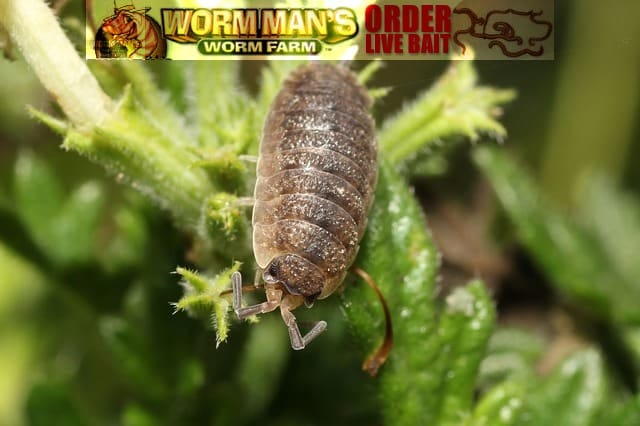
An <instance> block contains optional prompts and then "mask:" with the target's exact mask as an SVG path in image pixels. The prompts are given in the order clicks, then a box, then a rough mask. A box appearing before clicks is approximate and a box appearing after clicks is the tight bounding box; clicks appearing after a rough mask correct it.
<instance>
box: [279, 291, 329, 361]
mask: <svg viewBox="0 0 640 426" xmlns="http://www.w3.org/2000/svg"><path fill="white" fill-rule="evenodd" d="M301 303H302V300H301V298H300V297H299V296H285V297H284V299H282V303H281V304H280V313H281V314H282V319H283V320H284V323H285V324H286V325H287V328H288V329H289V338H290V339H291V347H292V348H293V350H296V351H299V350H301V349H304V348H305V346H307V345H308V344H309V343H310V342H311V341H312V340H313V339H315V338H316V337H318V335H320V334H321V333H322V332H323V331H325V330H326V329H327V323H326V321H318V322H316V323H314V325H313V327H312V328H311V330H310V331H309V332H308V333H307V334H305V335H304V336H302V334H301V333H300V328H299V327H298V322H297V321H296V317H295V315H293V313H292V312H291V310H293V309H295V308H297V307H298V306H300V304H301Z"/></svg>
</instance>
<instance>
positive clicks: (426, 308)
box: [343, 160, 494, 425]
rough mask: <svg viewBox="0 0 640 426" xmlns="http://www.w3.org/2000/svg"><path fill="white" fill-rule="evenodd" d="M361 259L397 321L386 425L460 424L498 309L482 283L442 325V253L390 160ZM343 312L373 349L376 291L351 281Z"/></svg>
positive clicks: (384, 376)
mask: <svg viewBox="0 0 640 426" xmlns="http://www.w3.org/2000/svg"><path fill="white" fill-rule="evenodd" d="M356 264H357V265H358V267H360V268H361V269H363V270H365V271H367V272H368V273H369V275H371V276H372V277H373V278H374V280H375V281H376V283H377V284H378V287H379V289H380V290H381V292H382V293H383V294H384V296H385V298H386V299H387V302H388V305H389V309H390V311H391V317H392V321H393V329H394V348H393V350H392V351H391V355H390V357H389V360H388V364H387V365H384V366H383V367H382V369H381V378H380V386H381V392H382V396H383V397H382V403H383V412H384V415H385V418H386V423H387V424H398V425H405V424H438V422H442V423H443V424H444V423H455V422H456V421H460V414H461V413H465V412H466V411H468V410H469V409H470V408H471V407H470V405H471V401H472V398H473V390H474V384H475V383H474V382H475V375H476V372H477V369H478V365H479V363H480V360H481V358H482V356H483V354H484V347H485V345H486V342H487V340H488V337H489V334H490V331H491V328H492V324H493V317H494V314H493V306H492V303H491V301H490V299H489V297H488V296H487V294H486V292H485V290H484V288H483V286H482V284H481V283H480V282H477V281H476V282H473V283H471V284H470V285H469V286H468V287H465V288H463V289H459V290H458V291H457V292H456V293H454V294H453V295H452V296H451V300H450V301H449V303H448V306H447V308H446V309H445V313H444V314H443V316H442V317H441V320H440V324H438V323H437V318H436V314H435V311H436V306H435V300H434V293H435V273H436V268H437V265H438V259H437V253H436V250H435V248H434V246H433V242H432V240H431V237H430V236H429V235H428V233H427V231H426V227H425V224H424V220H423V217H422V213H421V211H420V208H419V207H418V205H417V203H416V201H415V199H414V198H413V195H412V194H411V192H410V191H409V189H408V188H407V186H406V184H405V183H404V181H403V179H402V178H401V176H400V175H399V174H398V173H397V172H395V171H394V170H393V169H392V168H391V166H390V165H389V164H388V163H387V162H386V161H384V160H383V161H382V162H381V165H380V175H379V180H378V188H377V192H376V201H375V203H374V206H373V209H372V212H371V214H370V216H369V226H368V230H367V233H366V236H365V238H364V240H363V241H362V246H361V251H360V255H359V256H358V259H357V261H356ZM343 310H344V312H345V313H346V315H347V317H348V319H349V322H350V324H351V325H352V326H353V328H354V330H355V333H356V335H357V337H358V338H359V340H360V341H361V343H362V345H363V346H364V347H367V348H373V347H374V346H375V345H376V344H377V343H378V340H379V338H380V337H381V336H382V335H383V331H382V330H383V328H384V327H383V322H384V316H383V315H382V313H381V310H380V308H379V303H378V301H377V299H376V298H375V296H374V295H373V292H372V291H370V290H369V289H368V288H367V287H365V286H364V285H362V284H351V285H347V286H346V290H345V292H344V295H343ZM443 348H446V349H443Z"/></svg>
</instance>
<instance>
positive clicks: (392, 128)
mask: <svg viewBox="0 0 640 426" xmlns="http://www.w3.org/2000/svg"><path fill="white" fill-rule="evenodd" d="M514 97H515V92H514V91H512V90H497V89H494V88H491V87H480V86H478V76H477V74H476V71H475V69H474V68H473V66H472V64H471V62H468V61H458V62H456V63H455V64H454V65H452V66H451V67H449V70H448V71H447V72H446V74H445V75H444V76H443V77H441V78H440V80H439V81H438V82H436V84H435V85H434V86H433V87H432V88H431V89H430V90H428V91H425V92H423V93H422V94H420V95H418V97H417V98H416V99H415V100H414V101H413V102H412V103H410V104H408V105H407V106H406V107H405V108H404V109H403V110H402V111H401V112H400V113H398V114H397V115H396V116H395V117H394V118H392V119H390V120H388V121H387V122H385V123H384V124H383V126H382V129H381V130H380V135H379V138H380V147H381V149H382V150H383V152H385V153H386V156H387V158H388V159H389V161H391V162H392V163H398V162H400V161H402V160H405V159H407V158H408V157H411V156H414V155H416V154H417V153H419V152H420V151H421V150H423V151H424V150H425V147H431V146H432V145H434V144H438V143H440V144H441V143H442V141H443V140H445V139H452V138H456V137H461V136H462V137H465V138H468V139H470V140H471V141H472V142H475V141H477V140H478V138H479V137H480V133H488V134H490V135H492V136H494V137H495V138H497V139H499V140H502V139H503V138H504V137H505V136H506V130H505V129H504V127H502V125H501V124H500V123H499V122H498V121H496V117H498V116H500V114H501V109H500V108H499V106H500V105H502V104H504V103H507V102H509V101H511V100H513V98H514ZM398 141H402V143H398ZM427 152H428V151H427Z"/></svg>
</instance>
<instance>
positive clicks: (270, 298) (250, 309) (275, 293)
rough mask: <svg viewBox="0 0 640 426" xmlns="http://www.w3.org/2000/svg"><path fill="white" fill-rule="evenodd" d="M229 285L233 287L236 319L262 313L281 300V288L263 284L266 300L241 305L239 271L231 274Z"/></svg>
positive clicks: (240, 278) (274, 307)
mask: <svg viewBox="0 0 640 426" xmlns="http://www.w3.org/2000/svg"><path fill="white" fill-rule="evenodd" d="M231 285H232V287H233V310H234V311H235V312H236V316H237V317H238V319H245V318H247V317H250V316H251V315H258V314H264V313H266V312H271V311H273V310H275V309H276V308H277V307H278V306H280V302H281V301H282V290H278V289H276V288H274V287H272V286H265V293H266V294H267V301H266V302H263V303H258V304H257V305H251V306H245V307H244V308H243V307H242V275H241V274H240V272H234V273H233V274H232V275H231Z"/></svg>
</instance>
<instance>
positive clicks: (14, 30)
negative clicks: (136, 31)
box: [0, 0, 112, 129]
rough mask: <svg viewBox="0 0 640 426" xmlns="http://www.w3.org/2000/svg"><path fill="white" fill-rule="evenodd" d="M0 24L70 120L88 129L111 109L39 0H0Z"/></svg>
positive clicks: (56, 22)
mask: <svg viewBox="0 0 640 426" xmlns="http://www.w3.org/2000/svg"><path fill="white" fill-rule="evenodd" d="M0 25H2V26H3V27H4V28H5V29H6V30H7V32H8V33H9V36H10V37H11V40H12V41H13V42H14V43H15V44H16V45H17V46H18V47H19V49H20V51H21V52H22V54H23V55H24V57H25V59H26V60H27V62H28V63H29V65H31V67H32V68H33V70H34V71H35V72H36V74H37V76H38V78H39V79H40V81H41V82H42V84H43V85H44V87H45V88H46V89H47V91H49V93H51V94H52V95H53V97H54V98H55V99H56V101H57V102H58V103H59V104H60V107H62V110H63V111H64V112H65V114H66V115H67V117H69V119H70V120H71V121H72V123H73V124H74V125H75V126H77V127H78V128H81V129H91V128H93V127H94V126H95V124H97V123H101V122H102V121H103V120H104V119H105V117H107V116H108V115H109V113H110V111H111V110H112V102H111V99H110V98H109V97H108V96H107V95H106V94H105V93H104V92H103V91H102V89H101V88H100V86H99V85H98V82H97V81H96V79H95V77H94V76H93V75H92V74H91V72H90V71H89V68H88V67H87V65H86V63H85V62H84V61H83V60H82V59H81V58H80V56H79V55H78V53H77V52H76V50H75V49H74V47H73V45H72V44H71V42H70V41H69V39H68V38H67V36H66V35H65V33H64V32H63V30H62V28H61V27H60V25H59V23H58V20H57V19H56V16H55V15H54V14H53V11H52V10H51V9H50V8H49V6H48V5H47V4H46V3H45V2H44V1H42V0H0Z"/></svg>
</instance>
